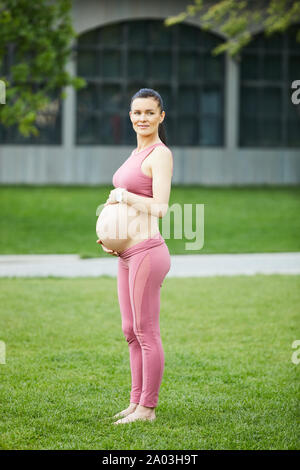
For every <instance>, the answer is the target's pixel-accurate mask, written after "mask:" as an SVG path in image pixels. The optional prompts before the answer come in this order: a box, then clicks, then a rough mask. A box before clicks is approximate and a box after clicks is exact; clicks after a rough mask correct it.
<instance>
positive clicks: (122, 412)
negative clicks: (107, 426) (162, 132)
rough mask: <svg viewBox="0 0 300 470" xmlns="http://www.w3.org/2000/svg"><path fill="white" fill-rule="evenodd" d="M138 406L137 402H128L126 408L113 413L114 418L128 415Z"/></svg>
mask: <svg viewBox="0 0 300 470" xmlns="http://www.w3.org/2000/svg"><path fill="white" fill-rule="evenodd" d="M137 406H138V403H130V405H129V406H128V408H126V410H123V411H120V413H117V414H116V415H114V418H119V417H120V416H123V417H125V416H128V415H129V414H131V413H133V412H134V411H135V410H136V407H137Z"/></svg>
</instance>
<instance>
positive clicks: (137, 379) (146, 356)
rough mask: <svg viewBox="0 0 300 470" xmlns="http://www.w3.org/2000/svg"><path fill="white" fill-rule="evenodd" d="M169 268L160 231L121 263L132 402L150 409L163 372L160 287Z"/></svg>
mask: <svg viewBox="0 0 300 470" xmlns="http://www.w3.org/2000/svg"><path fill="white" fill-rule="evenodd" d="M170 267H171V257H170V253H169V250H168V247H167V245H166V243H165V240H164V239H163V237H162V236H161V234H160V232H158V233H157V234H156V235H155V236H154V237H152V238H148V239H145V240H143V241H141V242H138V243H137V244H136V245H134V246H132V247H130V248H128V249H127V250H124V251H122V252H121V253H120V256H119V260H118V298H119V304H120V311H121V317H122V330H123V333H124V336H125V338H126V340H127V342H128V347H129V356H130V368H131V393H130V402H132V403H139V404H140V405H143V406H147V407H150V408H153V407H156V406H157V403H158V393H159V388H160V384H161V380H162V376H163V370H164V351H163V347H162V342H161V337H160V327H159V310H160V288H161V286H162V283H163V280H164V278H165V276H166V275H167V273H168V272H169V270H170Z"/></svg>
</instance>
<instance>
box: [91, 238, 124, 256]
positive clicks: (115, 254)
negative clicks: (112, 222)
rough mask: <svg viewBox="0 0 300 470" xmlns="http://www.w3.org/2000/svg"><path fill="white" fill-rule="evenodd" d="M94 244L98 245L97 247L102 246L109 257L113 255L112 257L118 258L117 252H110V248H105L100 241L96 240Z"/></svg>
mask: <svg viewBox="0 0 300 470" xmlns="http://www.w3.org/2000/svg"><path fill="white" fill-rule="evenodd" d="M96 243H99V245H101V246H102V248H103V250H104V251H106V253H109V254H110V255H113V256H120V255H119V253H118V252H117V251H114V250H111V249H110V248H106V246H104V245H103V243H102V241H101V240H97V242H96Z"/></svg>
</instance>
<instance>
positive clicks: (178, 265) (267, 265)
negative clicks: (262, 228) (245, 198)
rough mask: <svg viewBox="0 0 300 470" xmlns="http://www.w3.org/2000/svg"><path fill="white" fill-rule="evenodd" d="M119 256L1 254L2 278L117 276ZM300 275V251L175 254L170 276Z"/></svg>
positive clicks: (0, 269) (0, 274) (168, 275)
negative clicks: (82, 257) (86, 257)
mask: <svg viewBox="0 0 300 470" xmlns="http://www.w3.org/2000/svg"><path fill="white" fill-rule="evenodd" d="M117 265H118V258H117V257H116V256H111V257H105V258H89V259H81V258H80V257H79V256H78V255H1V256H0V277H23V276H26V277H27V276H28V277H34V276H39V277H40V276H41V277H47V276H58V277H60V276H62V277H86V276H101V275H104V274H105V275H109V276H116V275H117ZM239 274H247V275H254V274H300V252H296V253H257V254H255V253H254V254H241V255H239V254H233V255H231V254H224V255H223V254H220V255H171V269H170V271H169V273H168V274H167V277H191V276H195V277H201V276H234V275H239Z"/></svg>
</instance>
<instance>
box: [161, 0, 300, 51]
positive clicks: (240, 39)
mask: <svg viewBox="0 0 300 470" xmlns="http://www.w3.org/2000/svg"><path fill="white" fill-rule="evenodd" d="M197 13H201V25H202V28H203V29H205V30H211V29H218V30H219V32H220V33H222V34H223V36H224V38H225V41H224V42H223V43H222V44H220V45H219V46H217V47H215V48H214V49H213V50H212V53H213V55H218V54H220V53H222V52H225V51H228V53H229V54H230V55H231V56H232V57H235V58H236V59H240V54H239V53H240V51H241V50H242V48H243V47H245V46H246V45H247V44H248V43H249V42H250V41H251V39H252V36H253V31H254V30H255V28H256V27H257V26H263V29H264V32H265V34H266V35H267V36H270V35H271V34H273V33H276V32H277V33H278V32H280V33H282V32H284V31H285V30H287V29H288V28H289V26H290V25H291V24H293V23H297V22H299V21H300V1H292V0H265V1H261V0H260V1H257V0H242V1H237V0H221V1H216V0H215V1H209V2H208V1H206V2H204V1H203V0H195V3H194V4H193V5H188V6H187V8H186V11H184V12H181V13H179V14H178V15H176V16H171V17H169V18H167V19H166V20H165V25H166V26H171V25H173V24H175V23H180V22H181V21H184V20H185V19H186V18H189V17H192V16H195V15H196V14H197ZM296 40H297V42H298V41H299V42H300V29H299V31H297V36H296Z"/></svg>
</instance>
